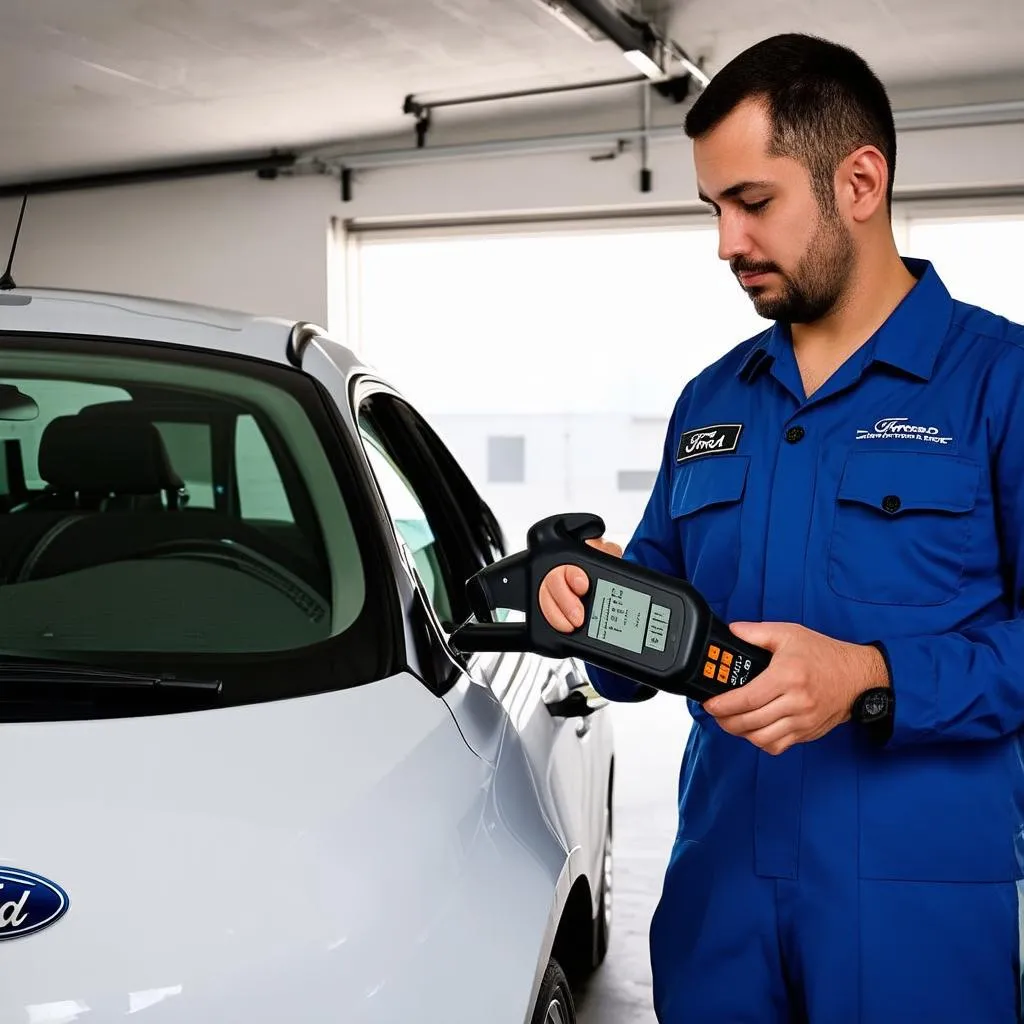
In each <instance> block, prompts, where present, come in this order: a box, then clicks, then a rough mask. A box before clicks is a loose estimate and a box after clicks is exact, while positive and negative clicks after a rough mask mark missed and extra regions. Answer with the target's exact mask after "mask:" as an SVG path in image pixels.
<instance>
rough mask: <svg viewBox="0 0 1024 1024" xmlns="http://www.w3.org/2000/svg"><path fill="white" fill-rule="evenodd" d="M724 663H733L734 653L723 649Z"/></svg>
mask: <svg viewBox="0 0 1024 1024" xmlns="http://www.w3.org/2000/svg"><path fill="white" fill-rule="evenodd" d="M722 664H723V665H731V664H732V655H731V654H730V653H729V652H728V651H722Z"/></svg>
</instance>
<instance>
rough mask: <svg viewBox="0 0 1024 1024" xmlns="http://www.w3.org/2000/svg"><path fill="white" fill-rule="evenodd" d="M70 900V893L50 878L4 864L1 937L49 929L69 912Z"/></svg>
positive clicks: (0, 880) (0, 891)
mask: <svg viewBox="0 0 1024 1024" xmlns="http://www.w3.org/2000/svg"><path fill="white" fill-rule="evenodd" d="M70 903H71V901H70V900H69V899H68V894H67V893H66V892H65V891H64V890H63V889H62V888H61V887H60V886H59V885H57V884H56V883H55V882H51V881H50V880H49V879H48V878H43V877H42V875H36V874H33V873H32V872H31V871H21V870H20V869H17V868H3V867H0V940H3V939H20V938H21V937H22V936H23V935H31V934H32V933H33V932H39V931H42V930H43V929H44V928H49V927H50V925H51V924H54V923H55V922H57V921H59V920H60V919H61V918H62V917H63V916H64V914H65V913H67V909H68V907H69V906H70Z"/></svg>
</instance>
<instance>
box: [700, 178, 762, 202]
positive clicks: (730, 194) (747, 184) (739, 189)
mask: <svg viewBox="0 0 1024 1024" xmlns="http://www.w3.org/2000/svg"><path fill="white" fill-rule="evenodd" d="M771 186H772V182H770V181H740V182H737V183H736V184H735V185H730V186H729V187H728V188H727V189H726V190H725V191H724V192H723V193H722V194H721V195H720V196H719V199H732V198H735V197H736V196H740V195H742V194H743V193H744V192H747V191H748V190H750V189H755V188H771ZM697 198H698V199H700V201H701V202H702V203H710V204H711V205H712V206H714V202H713V201H712V200H711V199H709V198H708V197H707V196H706V195H704V193H703V192H701V191H699V190H698V192H697Z"/></svg>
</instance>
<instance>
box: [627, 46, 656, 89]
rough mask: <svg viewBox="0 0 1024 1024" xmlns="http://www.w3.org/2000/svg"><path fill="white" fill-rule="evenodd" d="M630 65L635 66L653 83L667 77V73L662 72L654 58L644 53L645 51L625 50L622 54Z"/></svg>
mask: <svg viewBox="0 0 1024 1024" xmlns="http://www.w3.org/2000/svg"><path fill="white" fill-rule="evenodd" d="M622 56H623V57H625V58H626V60H628V61H629V63H630V64H632V65H633V67H635V68H636V69H637V71H639V72H640V74H642V75H646V76H647V77H648V78H650V79H651V80H652V81H657V80H658V79H659V78H664V77H665V72H664V71H662V69H661V67H660V66H659V65H658V63H657V61H655V60H654V59H653V58H652V57H650V56H648V55H647V54H646V53H644V51H643V50H625V51H624V52H623V54H622Z"/></svg>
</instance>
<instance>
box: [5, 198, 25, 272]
mask: <svg viewBox="0 0 1024 1024" xmlns="http://www.w3.org/2000/svg"><path fill="white" fill-rule="evenodd" d="M27 202H28V193H27V192H26V193H25V195H24V196H23V197H22V199H21V213H19V214H18V226H17V227H16V228H15V229H14V244H13V245H12V246H11V255H10V258H9V259H8V260H7V269H6V270H5V271H4V276H3V277H0V292H9V291H10V290H11V289H12V288H17V287H18V286H17V285H16V284H15V283H14V278H13V277H12V276H11V271H12V270H13V269H14V254H15V253H16V252H17V251H18V238H19V237H20V236H21V222H22V221H23V220H24V219H25V204H26V203H27Z"/></svg>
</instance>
